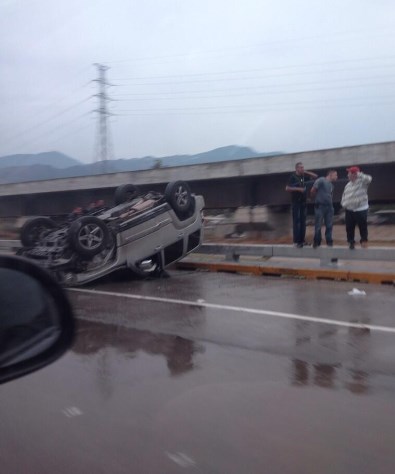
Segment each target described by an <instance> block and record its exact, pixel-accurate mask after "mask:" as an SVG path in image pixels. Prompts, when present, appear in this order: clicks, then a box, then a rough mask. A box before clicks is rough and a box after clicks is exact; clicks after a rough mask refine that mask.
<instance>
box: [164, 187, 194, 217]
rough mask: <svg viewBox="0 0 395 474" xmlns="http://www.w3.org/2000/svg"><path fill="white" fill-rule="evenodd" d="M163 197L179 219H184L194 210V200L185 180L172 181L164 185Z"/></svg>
mask: <svg viewBox="0 0 395 474" xmlns="http://www.w3.org/2000/svg"><path fill="white" fill-rule="evenodd" d="M165 199H166V201H167V202H168V203H169V204H170V206H171V207H172V208H173V210H174V212H175V213H176V215H177V217H178V218H179V219H181V220H182V219H186V218H187V217H189V216H190V215H191V213H192V212H193V210H194V204H195V200H194V198H193V196H192V193H191V189H190V187H189V185H188V183H186V182H185V181H173V182H171V183H169V184H168V185H167V186H166V189H165Z"/></svg>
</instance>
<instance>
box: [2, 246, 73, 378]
mask: <svg viewBox="0 0 395 474" xmlns="http://www.w3.org/2000/svg"><path fill="white" fill-rule="evenodd" d="M74 331H75V325H74V318H73V313H72V309H71V305H70V303H69V300H68V299H67V296H66V294H65V292H64V290H63V289H62V288H61V286H60V285H59V284H58V283H57V282H56V281H55V280H54V279H53V278H52V277H51V276H50V275H49V274H48V273H47V272H46V271H45V270H43V269H42V268H40V267H38V266H36V265H35V264H33V263H32V262H30V261H29V260H26V259H24V258H20V257H14V256H6V255H0V384H1V383H4V382H8V381H10V380H13V379H16V378H18V377H21V376H23V375H26V374H28V373H30V372H34V371H36V370H38V369H40V368H42V367H44V366H46V365H48V364H50V363H52V362H54V361H55V360H56V359H58V358H59V357H60V356H61V355H63V354H64V353H65V352H66V350H67V349H68V348H69V347H70V346H71V344H72V342H73V339H74Z"/></svg>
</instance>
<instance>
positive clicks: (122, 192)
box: [114, 184, 140, 206]
mask: <svg viewBox="0 0 395 474" xmlns="http://www.w3.org/2000/svg"><path fill="white" fill-rule="evenodd" d="M139 194H140V193H139V188H138V187H137V186H135V185H134V184H122V185H121V186H118V187H117V189H116V190H115V194H114V202H115V205H116V206H118V205H119V204H123V203H124V202H129V201H132V200H133V199H135V198H136V197H137V196H138V195H139Z"/></svg>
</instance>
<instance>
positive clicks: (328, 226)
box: [310, 170, 337, 248]
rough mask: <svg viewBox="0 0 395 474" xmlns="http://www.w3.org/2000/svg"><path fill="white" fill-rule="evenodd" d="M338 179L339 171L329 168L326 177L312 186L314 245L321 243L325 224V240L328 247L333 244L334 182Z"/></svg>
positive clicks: (319, 179)
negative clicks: (313, 199)
mask: <svg viewBox="0 0 395 474" xmlns="http://www.w3.org/2000/svg"><path fill="white" fill-rule="evenodd" d="M336 180H337V171H336V170H329V171H328V172H327V174H326V177H325V178H324V177H321V178H318V179H317V180H316V181H315V182H314V184H313V187H312V188H311V192H310V195H311V197H313V198H315V202H314V222H315V226H314V243H313V247H314V248H317V247H319V246H320V245H321V240H322V236H321V227H322V222H324V224H325V240H326V245H327V246H328V247H332V246H333V237H332V228H333V200H332V196H333V183H334V182H335V181H336Z"/></svg>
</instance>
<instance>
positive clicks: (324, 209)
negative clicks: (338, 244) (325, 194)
mask: <svg viewBox="0 0 395 474" xmlns="http://www.w3.org/2000/svg"><path fill="white" fill-rule="evenodd" d="M314 221H315V224H314V243H315V244H316V245H321V240H322V237H321V227H322V222H324V224H325V240H326V243H327V245H333V238H332V228H333V205H332V204H316V205H315V206H314Z"/></svg>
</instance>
